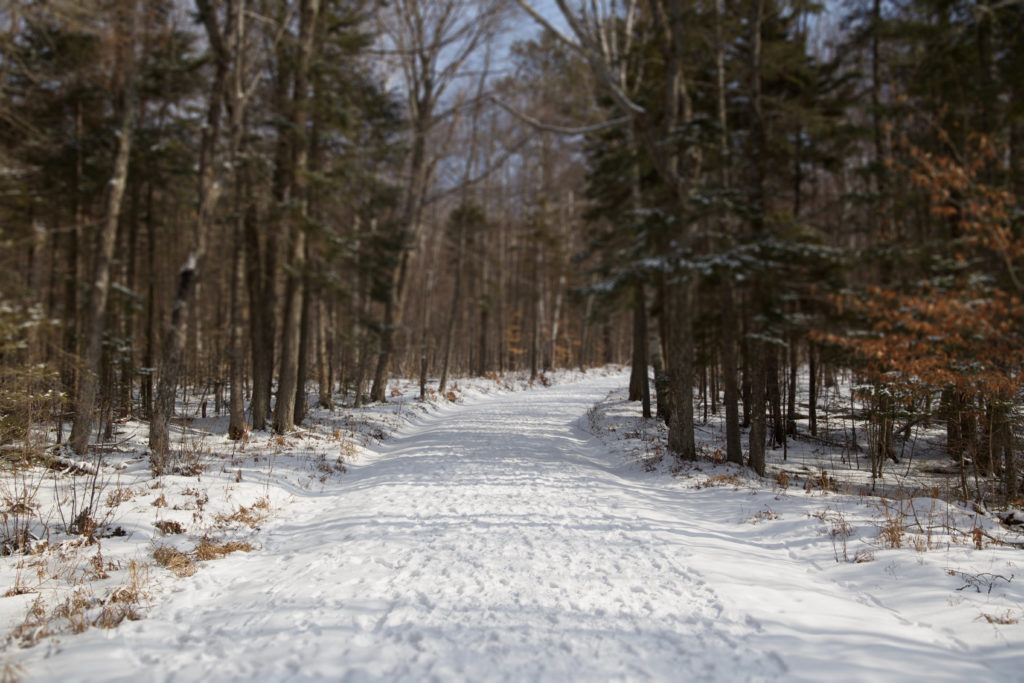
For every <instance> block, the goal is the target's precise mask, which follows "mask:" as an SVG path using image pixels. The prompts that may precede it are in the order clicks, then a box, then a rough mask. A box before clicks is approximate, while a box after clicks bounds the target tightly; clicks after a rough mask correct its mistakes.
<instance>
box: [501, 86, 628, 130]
mask: <svg viewBox="0 0 1024 683" xmlns="http://www.w3.org/2000/svg"><path fill="white" fill-rule="evenodd" d="M490 100H491V101H492V102H494V103H495V104H496V105H498V106H499V107H501V108H502V109H504V110H505V111H507V112H508V113H509V114H512V116H514V117H516V118H517V119H519V120H520V121H523V122H524V123H528V124H529V125H531V126H533V127H534V128H536V129H538V130H543V131H545V132H548V133H557V134H559V135H588V134H589V133H597V132H599V131H602V130H608V129H609V128H617V127H618V126H622V125H626V124H628V123H630V122H631V121H632V120H633V117H632V116H621V117H619V118H617V119H612V120H610V121H602V122H600V123H595V124H592V125H589V126H577V127H573V128H569V127H567V126H558V125H555V124H552V123H544V122H543V121H540V120H538V119H535V118H533V117H532V116H529V115H527V114H524V113H522V112H521V111H516V110H515V109H513V108H512V107H511V106H510V105H508V104H506V103H504V102H502V101H501V100H499V99H498V98H497V97H495V96H494V95H491V96H490Z"/></svg>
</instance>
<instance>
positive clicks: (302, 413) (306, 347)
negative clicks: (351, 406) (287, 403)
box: [295, 240, 314, 424]
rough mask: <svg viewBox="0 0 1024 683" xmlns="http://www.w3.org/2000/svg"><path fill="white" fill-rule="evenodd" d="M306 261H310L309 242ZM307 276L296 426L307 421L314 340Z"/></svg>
mask: <svg viewBox="0 0 1024 683" xmlns="http://www.w3.org/2000/svg"><path fill="white" fill-rule="evenodd" d="M306 244H307V253H306V260H307V262H308V261H309V256H310V255H309V252H308V244H309V241H308V240H307V242H306ZM312 286H313V285H312V282H311V279H310V277H309V275H308V274H307V275H306V276H305V277H303V278H302V316H301V322H300V323H299V362H298V366H297V367H298V369H297V371H296V372H297V375H296V380H295V424H302V421H303V420H305V419H306V409H307V405H306V403H307V401H306V381H307V380H308V379H309V352H310V343H311V342H312V339H313V294H314V292H313V289H312Z"/></svg>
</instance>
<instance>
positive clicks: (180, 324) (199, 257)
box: [149, 0, 228, 470]
mask: <svg viewBox="0 0 1024 683" xmlns="http://www.w3.org/2000/svg"><path fill="white" fill-rule="evenodd" d="M196 9H197V10H198V11H199V12H200V14H203V13H204V12H206V13H207V14H208V13H209V11H210V8H209V6H208V5H207V4H206V3H204V2H202V0H197V3H196ZM204 16H206V15H204ZM206 28H207V37H208V38H209V39H210V40H211V41H219V40H220V33H219V29H218V28H217V26H216V22H215V21H213V20H212V19H211V20H208V21H207V22H206ZM218 44H219V42H218ZM227 71H228V63H227V60H226V59H224V58H223V55H219V57H218V59H217V60H216V68H215V70H214V80H213V84H212V86H211V87H210V93H209V100H208V103H207V112H206V122H205V126H204V127H203V132H202V139H201V142H200V148H199V205H198V207H197V212H196V213H197V215H196V220H195V224H194V227H193V232H192V237H191V242H192V244H191V247H192V248H191V252H190V253H189V256H188V259H187V261H186V262H185V265H184V266H182V268H181V271H180V273H179V277H178V289H177V292H176V295H175V300H174V309H173V312H172V314H171V327H170V329H169V330H168V331H167V335H166V341H165V342H164V359H163V363H162V364H161V367H160V379H159V381H158V383H157V390H156V401H155V403H154V405H153V418H152V420H151V421H150V425H149V449H150V452H151V456H150V457H152V458H153V466H154V468H155V469H157V470H160V469H162V468H163V466H164V461H165V459H166V457H167V450H168V446H169V436H168V425H169V423H170V419H171V415H172V414H173V413H174V394H175V392H176V391H177V387H178V379H179V375H180V374H181V365H182V359H183V356H184V353H185V344H186V342H187V340H188V322H189V317H190V316H191V315H193V314H194V311H193V308H194V306H195V299H196V296H195V295H196V287H197V286H198V280H199V277H200V273H201V269H202V266H203V261H204V260H205V258H206V236H207V233H208V232H209V229H210V226H211V225H212V223H213V211H214V208H215V207H216V204H217V198H218V195H219V185H218V182H217V176H218V170H217V160H216V153H217V143H218V139H219V137H220V125H221V110H222V104H223V94H224V84H225V80H226V78H227Z"/></svg>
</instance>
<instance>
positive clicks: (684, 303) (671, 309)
mask: <svg viewBox="0 0 1024 683" xmlns="http://www.w3.org/2000/svg"><path fill="white" fill-rule="evenodd" d="M693 278H694V276H691V277H690V278H688V279H687V280H686V281H685V282H683V283H680V284H676V285H672V286H671V288H670V295H671V296H670V297H669V299H668V301H667V302H666V303H667V308H668V311H667V312H666V313H667V315H668V316H669V343H668V344H666V348H667V349H668V359H667V360H668V376H669V387H670V396H669V399H670V401H671V404H672V415H671V419H670V420H669V423H668V447H669V450H671V451H672V452H673V453H675V454H676V457H678V458H679V459H680V460H696V459H697V448H696V444H695V443H694V430H693V320H692V315H693V294H694V289H695V288H696V282H695V281H694V279H693Z"/></svg>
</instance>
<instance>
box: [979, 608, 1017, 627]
mask: <svg viewBox="0 0 1024 683" xmlns="http://www.w3.org/2000/svg"><path fill="white" fill-rule="evenodd" d="M978 619H984V620H985V621H987V622H988V623H990V624H997V625H999V626H1010V625H1012V624H1016V623H1019V622H1020V619H1019V618H1018V617H1015V616H1014V615H1013V611H1012V610H1006V612H1004V613H1002V614H988V613H987V612H982V613H981V616H979V617H978Z"/></svg>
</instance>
